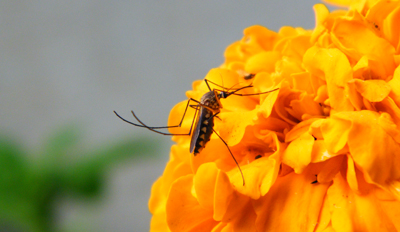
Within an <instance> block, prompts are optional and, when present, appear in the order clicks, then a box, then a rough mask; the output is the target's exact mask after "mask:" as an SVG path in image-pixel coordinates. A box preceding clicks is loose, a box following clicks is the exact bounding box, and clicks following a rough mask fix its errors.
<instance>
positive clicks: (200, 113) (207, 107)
mask: <svg viewBox="0 0 400 232" xmlns="http://www.w3.org/2000/svg"><path fill="white" fill-rule="evenodd" d="M204 81H205V83H206V84H207V87H208V89H209V90H210V91H209V92H207V93H205V94H204V95H203V96H202V97H201V99H200V101H197V100H195V99H193V98H190V99H189V100H188V102H187V104H186V108H185V111H184V113H183V116H182V119H181V121H180V123H179V124H178V125H176V126H164V127H149V126H147V125H146V124H144V123H143V122H142V121H141V120H140V119H139V118H138V117H137V116H136V114H135V113H134V112H133V111H131V112H132V114H133V116H134V117H135V119H136V120H137V121H138V122H139V123H140V124H137V123H133V122H130V121H128V120H126V119H124V118H122V117H121V116H120V115H119V114H117V112H115V111H114V113H115V114H116V115H117V116H118V117H119V118H120V119H121V120H123V121H124V122H127V123H129V124H132V125H134V126H137V127H144V128H146V129H149V130H151V131H153V132H156V133H159V134H162V135H172V136H185V135H186V136H189V135H191V142H190V153H193V155H195V156H196V155H197V154H199V153H200V152H201V151H202V150H203V149H204V148H205V146H206V144H207V143H208V142H209V141H210V138H211V135H212V134H213V133H215V134H216V135H217V136H218V137H219V138H220V139H221V141H222V142H223V143H224V144H225V146H226V147H227V149H228V151H229V153H230V154H231V156H232V158H233V160H234V161H235V163H236V165H237V167H238V168H239V171H240V173H241V175H242V178H243V185H244V184H245V181H244V176H243V173H242V170H241V169H240V166H239V163H238V162H237V160H236V158H235V157H234V156H233V153H232V151H231V150H230V148H229V146H228V144H227V143H226V142H225V141H224V140H223V139H222V138H221V136H220V135H219V134H218V133H217V132H216V131H215V130H214V118H215V117H216V118H218V114H219V113H220V111H221V109H222V104H221V102H220V99H221V98H227V97H229V96H230V95H237V96H250V95H260V94H266V93H270V92H273V91H275V90H277V89H273V90H270V91H267V92H262V93H253V94H240V93H237V92H238V91H240V90H243V89H246V88H251V87H253V86H252V85H248V86H244V87H240V88H237V89H233V90H231V89H227V88H225V87H222V86H220V85H217V84H215V83H214V82H211V81H209V80H207V79H205V80H204ZM209 83H212V84H214V85H216V86H218V87H220V88H221V89H215V88H214V89H211V88H210V85H209ZM191 101H193V102H195V103H196V104H195V105H190V102H191ZM189 106H190V107H192V108H194V109H195V110H196V111H195V115H194V117H193V120H192V125H191V126H190V129H189V133H186V134H174V133H164V132H161V131H158V130H157V129H167V128H175V127H181V125H182V122H183V119H184V118H185V114H186V112H187V108H188V107H189ZM193 124H194V127H193ZM192 130H193V132H192Z"/></svg>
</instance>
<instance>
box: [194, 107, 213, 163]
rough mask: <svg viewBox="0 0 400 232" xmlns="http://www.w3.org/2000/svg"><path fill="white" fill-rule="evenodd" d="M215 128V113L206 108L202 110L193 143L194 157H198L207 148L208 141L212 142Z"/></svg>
mask: <svg viewBox="0 0 400 232" xmlns="http://www.w3.org/2000/svg"><path fill="white" fill-rule="evenodd" d="M213 127H214V117H213V112H211V111H210V110H208V109H206V108H204V107H203V108H201V109H200V116H199V120H198V121H197V125H196V130H195V132H194V133H193V137H192V141H191V150H193V155H197V154H198V153H200V152H201V151H202V150H203V149H204V148H205V146H206V144H207V143H208V141H210V138H211V135H212V133H213ZM192 146H194V147H192Z"/></svg>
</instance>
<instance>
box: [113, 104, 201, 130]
mask: <svg viewBox="0 0 400 232" xmlns="http://www.w3.org/2000/svg"><path fill="white" fill-rule="evenodd" d="M191 100H192V101H194V102H198V101H197V100H194V99H192V98H190V99H189V100H188V104H187V105H186V108H185V112H184V114H183V117H182V119H181V122H180V123H179V125H176V126H165V127H149V126H147V125H146V124H144V123H143V122H142V121H141V120H140V119H139V118H138V117H137V116H136V115H135V113H134V112H133V111H132V114H133V116H134V117H135V118H136V120H138V122H139V123H140V124H141V125H140V124H136V123H133V122H130V121H128V120H126V119H124V118H123V117H121V116H120V115H119V114H117V112H115V111H114V113H115V115H117V116H118V117H119V118H120V119H121V120H122V121H124V122H127V123H129V124H131V125H134V126H137V127H144V128H147V129H148V130H151V131H153V132H156V133H159V134H162V135H190V134H191V133H192V128H193V124H194V121H195V119H196V115H197V111H198V110H197V109H196V111H195V114H194V117H193V120H192V124H191V126H190V130H189V133H187V134H173V133H164V132H161V131H157V130H155V129H167V128H174V127H180V126H181V124H182V122H183V118H184V117H185V114H186V111H187V108H188V106H189V102H190V101H191ZM192 108H193V107H192Z"/></svg>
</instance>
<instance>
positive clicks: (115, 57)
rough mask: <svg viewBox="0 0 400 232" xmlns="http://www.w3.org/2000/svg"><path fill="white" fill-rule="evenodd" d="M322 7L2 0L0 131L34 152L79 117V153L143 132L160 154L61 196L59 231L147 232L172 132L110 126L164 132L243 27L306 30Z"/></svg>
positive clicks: (252, 1)
mask: <svg viewBox="0 0 400 232" xmlns="http://www.w3.org/2000/svg"><path fill="white" fill-rule="evenodd" d="M316 3H319V1H316V0H306V1H296V0H282V1H265V0H264V1H258V0H247V1H226V0H225V1H204V0H202V1H197V0H196V1H168V2H167V1H162V2H161V1H106V0H103V1H91V0H79V1H76V0H73V1H48V0H39V1H1V3H0V109H1V110H0V129H1V130H3V131H10V132H12V133H14V134H16V135H17V136H18V138H20V139H21V140H22V142H23V143H25V144H26V148H27V149H31V148H32V149H34V148H36V147H37V146H38V145H37V144H40V143H41V141H42V140H43V139H44V138H45V137H46V136H48V134H49V133H50V131H51V130H52V129H54V128H56V127H57V126H61V125H63V124H65V123H66V122H72V121H76V122H80V123H81V124H82V125H83V131H84V132H85V138H86V140H85V141H84V142H85V143H86V144H88V146H91V145H96V144H99V143H102V142H106V141H108V140H110V139H113V138H115V137H121V136H124V135H131V134H134V135H135V136H136V135H137V136H142V135H146V136H152V138H155V141H156V142H157V143H159V144H160V146H162V147H163V149H164V150H165V152H164V153H163V154H161V157H162V158H160V159H157V160H155V159H150V160H149V159H147V160H143V161H139V162H134V163H125V164H121V165H118V166H116V167H114V168H113V169H112V172H111V173H110V178H109V179H108V181H107V182H108V184H109V187H110V188H109V189H108V190H107V191H106V192H107V195H106V197H105V198H104V199H103V201H102V202H101V203H100V204H89V203H82V202H79V201H74V200H68V199H67V200H65V201H64V202H62V203H60V207H59V221H58V224H59V227H60V229H61V230H65V231H70V230H72V229H71V225H81V226H83V227H85V229H84V230H83V231H121V232H122V231H148V229H149V221H150V217H151V215H150V214H149V212H148V209H147V201H148V198H149V194H150V188H151V185H152V183H153V182H154V181H155V180H156V179H157V178H158V176H160V175H161V174H162V172H163V168H164V165H165V163H166V161H167V160H168V156H169V147H170V145H171V144H172V142H170V137H166V136H165V137H164V136H162V135H153V134H152V133H151V132H149V131H147V130H141V129H140V128H134V127H133V126H130V125H128V124H126V123H123V122H122V121H121V120H119V119H118V118H117V117H116V116H115V115H114V114H113V112H112V111H113V110H116V111H117V112H118V113H120V114H121V115H122V116H124V117H126V118H128V119H132V117H131V115H130V110H132V109H134V110H135V112H137V113H138V115H139V117H141V118H142V119H143V120H144V121H145V122H146V123H148V124H149V125H158V126H159V125H166V123H167V119H168V114H169V110H170V109H171V108H172V107H173V106H174V105H175V104H176V103H178V102H180V101H182V100H185V99H186V98H185V91H186V90H189V89H191V85H192V82H193V81H194V80H197V79H202V78H203V77H204V76H205V75H206V73H207V72H208V70H209V69H211V68H213V67H216V66H218V65H220V64H221V63H222V62H223V60H224V58H223V53H224V50H225V48H226V47H227V46H228V45H229V44H231V43H232V42H234V41H236V40H239V39H241V37H242V32H243V29H244V28H246V27H248V26H251V25H254V24H260V25H263V26H266V27H268V28H270V29H272V30H275V31H277V30H278V29H279V28H280V27H281V26H284V25H290V26H294V27H304V28H307V29H312V28H313V27H314V13H313V10H312V6H313V5H314V4H316Z"/></svg>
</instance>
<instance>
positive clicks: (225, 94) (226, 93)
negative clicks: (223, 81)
mask: <svg viewBox="0 0 400 232" xmlns="http://www.w3.org/2000/svg"><path fill="white" fill-rule="evenodd" d="M229 95H230V94H229V93H228V92H225V91H221V92H220V93H219V98H227V97H228V96H229Z"/></svg>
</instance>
